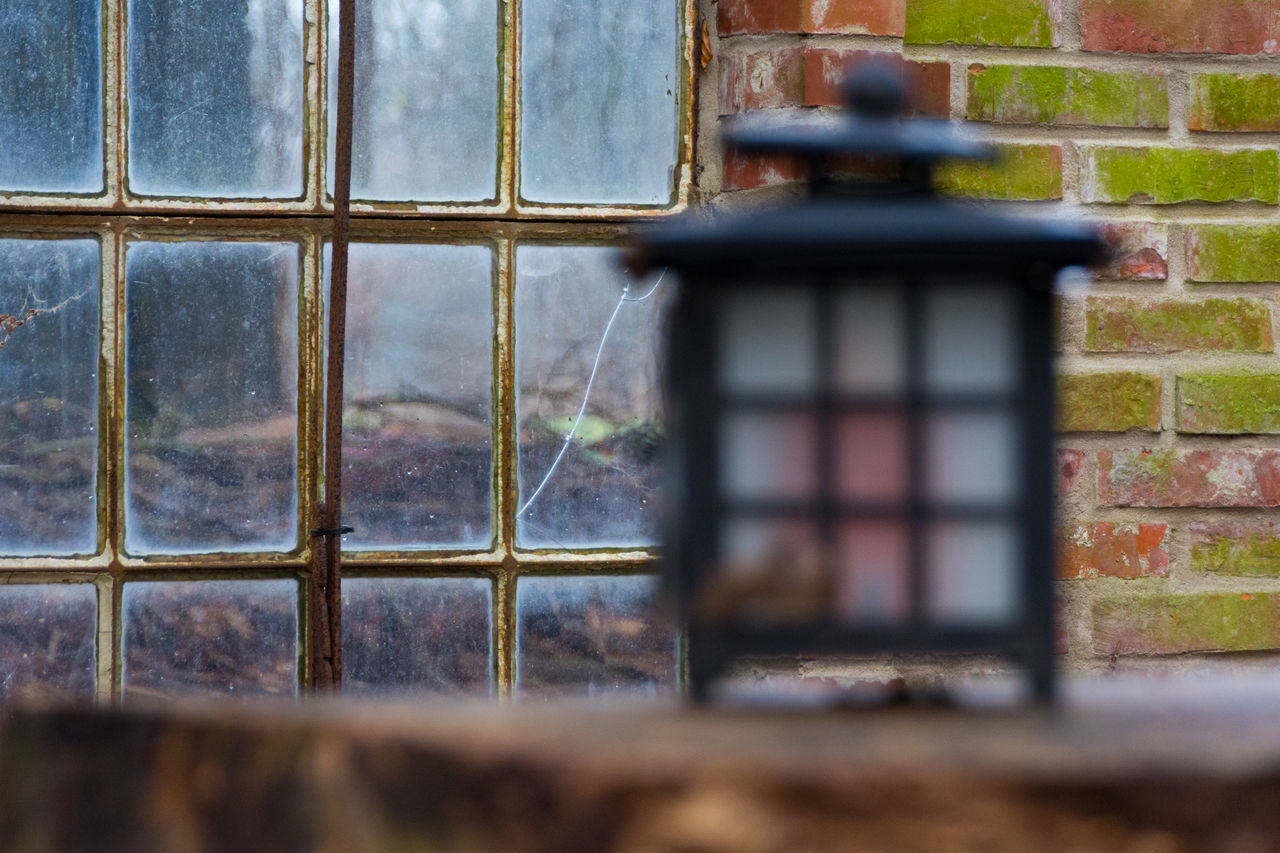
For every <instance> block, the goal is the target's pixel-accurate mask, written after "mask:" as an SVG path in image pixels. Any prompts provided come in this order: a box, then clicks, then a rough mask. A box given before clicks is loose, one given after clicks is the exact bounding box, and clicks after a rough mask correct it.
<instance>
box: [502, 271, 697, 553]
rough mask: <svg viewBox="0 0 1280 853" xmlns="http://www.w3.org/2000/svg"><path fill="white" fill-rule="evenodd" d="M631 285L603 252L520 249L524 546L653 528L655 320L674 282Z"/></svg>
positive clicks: (657, 407) (657, 422) (616, 541)
mask: <svg viewBox="0 0 1280 853" xmlns="http://www.w3.org/2000/svg"><path fill="white" fill-rule="evenodd" d="M626 287H627V278H626V276H625V275H624V274H623V272H622V269H621V267H620V266H619V264H618V261H617V255H616V253H615V252H614V251H612V250H610V249H605V248H600V247H583V246H521V247H519V248H518V249H517V254H516V297H515V299H516V305H515V310H516V381H517V384H518V390H517V406H518V412H519V420H518V428H519V431H520V465H519V469H520V474H519V476H520V502H521V503H520V514H519V516H518V517H517V528H516V529H517V534H518V536H519V540H520V544H521V545H524V546H526V547H584V546H589V545H619V546H621V545H641V544H648V543H651V542H653V541H654V538H655V536H656V532H657V531H656V521H657V519H656V514H655V506H654V501H655V499H656V494H655V493H656V491H657V488H658V460H657V447H658V444H659V442H660V439H661V436H662V430H663V425H662V412H661V400H660V397H661V393H662V389H661V387H660V385H659V377H658V373H659V351H660V347H661V344H662V341H661V328H660V321H661V317H662V314H663V310H664V308H665V306H666V305H667V304H668V301H669V299H670V297H671V294H672V290H673V288H672V286H671V284H670V283H669V282H666V283H664V282H663V281H662V280H661V279H658V280H657V281H656V284H655V283H653V281H648V282H637V283H635V284H634V286H632V288H631V289H630V290H626ZM593 371H594V378H593ZM584 399H585V400H586V405H585V407H584V406H583V400H584ZM579 411H581V412H582V417H581V419H580V420H579V419H578V417H577V416H578V413H579ZM575 422H576V424H577V426H576V428H575V429H573V430H572V440H570V441H568V442H566V441H565V437H566V435H567V434H568V433H569V432H570V429H571V428H573V427H574V424H575Z"/></svg>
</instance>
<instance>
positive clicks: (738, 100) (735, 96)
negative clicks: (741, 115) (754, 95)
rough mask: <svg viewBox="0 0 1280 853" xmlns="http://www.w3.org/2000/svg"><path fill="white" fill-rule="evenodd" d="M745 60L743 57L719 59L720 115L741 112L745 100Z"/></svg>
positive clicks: (729, 56) (730, 56)
mask: <svg viewBox="0 0 1280 853" xmlns="http://www.w3.org/2000/svg"><path fill="white" fill-rule="evenodd" d="M746 65H747V60H746V57H743V56H733V55H728V56H722V57H720V115H722V116H727V115H732V114H733V113H736V112H739V111H741V110H742V105H743V104H744V103H745V102H746V100H747V72H746Z"/></svg>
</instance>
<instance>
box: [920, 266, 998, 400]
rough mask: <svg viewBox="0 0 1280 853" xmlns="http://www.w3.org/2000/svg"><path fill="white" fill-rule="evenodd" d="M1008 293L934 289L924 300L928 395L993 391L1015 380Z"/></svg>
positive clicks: (996, 290) (994, 289)
mask: <svg viewBox="0 0 1280 853" xmlns="http://www.w3.org/2000/svg"><path fill="white" fill-rule="evenodd" d="M1017 344H1018V331H1017V325H1016V322H1015V316H1014V306H1013V299H1012V294H1011V292H1010V291H1009V289H1008V288H1001V287H962V286H955V287H937V288H934V289H932V290H929V291H927V292H926V294H925V301H924V379H925V387H926V388H928V389H929V390H930V391H941V392H964V391H969V392H998V391H1008V390H1010V389H1012V388H1013V386H1014V384H1015V382H1016V380H1017Z"/></svg>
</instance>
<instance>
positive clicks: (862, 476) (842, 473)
mask: <svg viewBox="0 0 1280 853" xmlns="http://www.w3.org/2000/svg"><path fill="white" fill-rule="evenodd" d="M836 493H837V494H838V495H839V496H840V497H842V498H845V499H847V500H864V501H896V500H902V499H903V498H904V497H906V494H907V421H906V418H905V417H904V416H903V415H902V414H900V413H886V414H860V415H845V416H844V417H842V418H840V421H839V424H838V426H837V427H836Z"/></svg>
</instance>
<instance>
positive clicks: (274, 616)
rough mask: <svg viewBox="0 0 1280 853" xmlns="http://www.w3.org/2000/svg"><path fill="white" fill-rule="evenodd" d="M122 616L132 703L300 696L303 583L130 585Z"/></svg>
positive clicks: (124, 657)
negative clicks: (210, 697)
mask: <svg viewBox="0 0 1280 853" xmlns="http://www.w3.org/2000/svg"><path fill="white" fill-rule="evenodd" d="M121 615H122V617H123V619H124V640H123V647H122V649H121V657H122V660H123V662H124V671H123V675H122V680H123V683H124V695H125V697H126V698H142V697H161V698H176V697H178V696H182V695H187V694H192V693H197V694H228V695H233V696H239V695H257V694H273V695H285V696H291V695H294V694H295V693H296V692H297V672H298V584H297V582H295V581H291V580H273V581H233V580H218V581H211V580H203V581H143V582H137V583H130V584H127V585H126V586H125V588H124V596H123V599H122V603H121Z"/></svg>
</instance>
